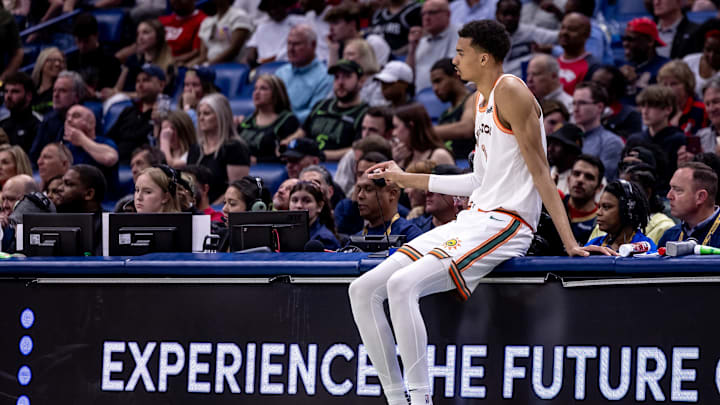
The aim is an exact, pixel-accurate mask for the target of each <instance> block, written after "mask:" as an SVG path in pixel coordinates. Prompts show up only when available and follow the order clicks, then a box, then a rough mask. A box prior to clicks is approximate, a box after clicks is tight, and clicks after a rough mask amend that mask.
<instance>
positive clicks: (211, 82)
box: [178, 66, 218, 125]
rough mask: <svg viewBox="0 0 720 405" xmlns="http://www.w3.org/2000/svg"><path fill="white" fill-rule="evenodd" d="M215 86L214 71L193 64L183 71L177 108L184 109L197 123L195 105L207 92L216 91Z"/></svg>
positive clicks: (195, 123) (194, 123) (194, 122)
mask: <svg viewBox="0 0 720 405" xmlns="http://www.w3.org/2000/svg"><path fill="white" fill-rule="evenodd" d="M217 92H218V90H217V88H216V87H215V71H213V70H212V69H210V68H206V67H200V66H195V67H191V68H188V69H187V70H186V71H185V78H184V79H183V89H182V95H181V96H180V99H179V100H178V108H179V109H181V110H183V111H185V112H186V113H187V114H188V115H189V116H190V118H191V119H192V122H193V125H197V105H198V103H199V102H200V99H202V98H203V97H205V96H206V95H208V94H212V93H217Z"/></svg>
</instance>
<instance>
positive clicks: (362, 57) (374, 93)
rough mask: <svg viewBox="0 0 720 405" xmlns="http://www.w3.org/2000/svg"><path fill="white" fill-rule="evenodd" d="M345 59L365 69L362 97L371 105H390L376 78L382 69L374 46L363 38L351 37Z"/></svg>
mask: <svg viewBox="0 0 720 405" xmlns="http://www.w3.org/2000/svg"><path fill="white" fill-rule="evenodd" d="M343 59H347V60H351V61H354V62H356V63H357V64H358V65H360V67H362V69H363V75H362V77H361V78H360V80H362V88H361V89H360V98H361V99H362V100H363V101H364V102H366V103H368V104H369V105H370V106H371V107H375V106H383V105H388V104H389V103H388V101H387V100H385V97H383V93H382V86H381V85H380V82H379V81H377V80H375V79H374V78H375V74H376V73H377V72H379V71H380V66H379V65H378V62H377V59H376V58H375V51H373V48H372V46H370V44H369V43H368V42H367V41H366V40H364V39H362V38H355V39H351V40H350V41H348V42H347V43H346V44H345V49H343Z"/></svg>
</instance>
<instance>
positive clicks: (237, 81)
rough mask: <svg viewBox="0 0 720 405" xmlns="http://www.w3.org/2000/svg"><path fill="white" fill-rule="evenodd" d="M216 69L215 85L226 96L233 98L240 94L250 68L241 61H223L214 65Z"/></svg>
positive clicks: (213, 67)
mask: <svg viewBox="0 0 720 405" xmlns="http://www.w3.org/2000/svg"><path fill="white" fill-rule="evenodd" d="M212 69H213V70H214V71H215V86H217V88H218V89H220V92H221V93H222V94H224V95H225V97H227V98H229V99H232V98H236V97H238V96H239V95H240V91H241V90H242V87H243V85H244V84H245V83H246V82H247V78H248V74H249V73H250V68H249V67H248V65H244V64H241V63H221V64H218V65H214V66H212Z"/></svg>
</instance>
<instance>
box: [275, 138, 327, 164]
mask: <svg viewBox="0 0 720 405" xmlns="http://www.w3.org/2000/svg"><path fill="white" fill-rule="evenodd" d="M305 156H317V157H319V158H320V160H322V161H324V160H325V154H324V153H323V152H322V151H321V150H320V148H319V147H318V143H317V142H316V141H315V140H314V139H311V138H297V139H293V140H292V141H290V143H289V144H288V146H287V149H285V152H283V153H282V155H280V157H282V158H284V159H302V158H304V157H305Z"/></svg>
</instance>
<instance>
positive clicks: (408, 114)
mask: <svg viewBox="0 0 720 405" xmlns="http://www.w3.org/2000/svg"><path fill="white" fill-rule="evenodd" d="M393 127H394V129H393V137H394V138H395V139H396V141H394V144H393V160H395V162H397V163H398V165H399V166H400V167H403V168H405V167H408V166H409V165H410V164H411V163H413V162H418V161H421V160H432V161H434V162H435V163H437V164H439V165H442V164H449V165H454V164H455V159H454V158H453V157H452V155H451V154H450V152H448V150H447V149H446V148H445V146H444V145H443V143H442V142H441V141H440V139H438V137H437V135H436V134H435V130H434V129H433V127H432V122H431V121H430V117H429V116H428V114H427V111H425V107H423V106H422V105H420V104H417V103H413V104H410V105H407V106H404V107H401V108H398V109H396V110H395V116H394V117H393Z"/></svg>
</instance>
